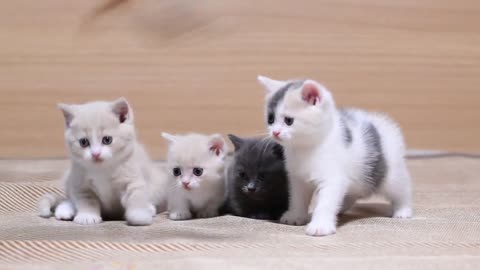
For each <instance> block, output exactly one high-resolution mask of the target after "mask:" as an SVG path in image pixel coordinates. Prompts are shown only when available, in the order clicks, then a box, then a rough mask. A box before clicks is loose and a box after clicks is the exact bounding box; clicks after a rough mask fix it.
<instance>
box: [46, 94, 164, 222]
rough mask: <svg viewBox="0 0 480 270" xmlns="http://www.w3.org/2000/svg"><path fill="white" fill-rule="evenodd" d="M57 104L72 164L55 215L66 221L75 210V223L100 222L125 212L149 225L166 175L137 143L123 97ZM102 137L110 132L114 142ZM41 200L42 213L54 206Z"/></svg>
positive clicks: (129, 218) (160, 201) (161, 204)
mask: <svg viewBox="0 0 480 270" xmlns="http://www.w3.org/2000/svg"><path fill="white" fill-rule="evenodd" d="M59 107H60V109H61V110H62V112H63V113H64V116H65V124H66V129H65V139H66V145H67V148H68V149H69V152H70V159H71V168H70V170H69V171H68V172H67V174H66V175H65V186H66V194H67V200H66V201H63V202H62V203H60V204H59V205H58V207H57V208H56V210H55V217H56V218H57V219H67V220H68V219H71V218H72V217H73V215H75V216H74V218H73V222H75V223H78V224H83V225H88V224H96V223H100V222H102V215H105V216H112V217H122V216H124V217H125V218H126V220H127V223H128V224H129V225H149V224H151V223H152V222H153V216H154V215H155V214H156V209H155V207H154V206H157V207H158V208H159V209H158V211H165V210H166V209H162V207H164V205H165V204H166V203H165V202H164V201H166V187H167V179H168V177H167V176H166V174H165V172H164V171H161V170H158V169H157V168H156V167H155V165H154V164H153V162H152V161H151V160H150V158H149V156H148V154H147V153H146V151H145V150H144V148H143V147H142V145H140V144H139V143H138V142H137V140H136V135H135V129H134V125H133V112H132V110H131V108H130V106H129V105H128V103H127V101H126V100H125V99H123V98H121V99H118V100H115V101H113V102H92V103H86V104H82V105H65V104H60V105H59ZM122 121H123V122H122ZM104 136H112V138H113V141H112V143H111V144H105V143H102V138H103V137H104ZM81 138H87V139H88V140H89V142H90V144H89V146H88V147H82V146H81V145H80V143H79V140H80V139H81ZM95 155H99V159H100V161H99V160H98V158H94V156H95ZM47 197H48V195H47ZM41 201H43V203H42V205H41V209H40V210H41V212H42V213H46V210H45V209H46V208H47V207H48V206H49V207H50V208H55V207H54V206H55V204H54V202H53V201H52V200H50V201H48V200H45V199H42V200H41ZM45 202H50V205H47V203H45Z"/></svg>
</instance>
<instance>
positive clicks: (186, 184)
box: [182, 182, 190, 189]
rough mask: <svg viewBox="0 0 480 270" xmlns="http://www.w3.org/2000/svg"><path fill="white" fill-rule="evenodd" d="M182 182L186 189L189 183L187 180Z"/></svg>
mask: <svg viewBox="0 0 480 270" xmlns="http://www.w3.org/2000/svg"><path fill="white" fill-rule="evenodd" d="M182 184H183V187H184V188H186V189H189V188H190V183H189V182H182Z"/></svg>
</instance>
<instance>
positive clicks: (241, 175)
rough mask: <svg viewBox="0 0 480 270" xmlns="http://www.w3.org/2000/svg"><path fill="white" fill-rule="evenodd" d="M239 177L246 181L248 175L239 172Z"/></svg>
mask: <svg viewBox="0 0 480 270" xmlns="http://www.w3.org/2000/svg"><path fill="white" fill-rule="evenodd" d="M238 177H240V178H242V179H246V178H247V174H246V173H244V172H239V173H238Z"/></svg>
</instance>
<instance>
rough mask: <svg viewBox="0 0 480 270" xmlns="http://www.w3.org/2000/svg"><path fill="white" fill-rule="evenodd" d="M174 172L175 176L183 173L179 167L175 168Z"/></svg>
mask: <svg viewBox="0 0 480 270" xmlns="http://www.w3.org/2000/svg"><path fill="white" fill-rule="evenodd" d="M172 172H173V176H175V177H177V176H180V175H182V170H181V169H180V168H178V167H176V168H173V170H172Z"/></svg>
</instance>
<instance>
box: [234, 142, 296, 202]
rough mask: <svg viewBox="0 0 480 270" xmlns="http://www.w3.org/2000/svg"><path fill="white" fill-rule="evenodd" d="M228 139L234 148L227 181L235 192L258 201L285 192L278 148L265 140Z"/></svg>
mask: <svg viewBox="0 0 480 270" xmlns="http://www.w3.org/2000/svg"><path fill="white" fill-rule="evenodd" d="M228 137H229V138H230V140H231V141H232V143H233V145H234V146H235V155H234V159H233V162H232V164H231V165H230V168H229V179H228V180H229V184H230V185H232V184H233V185H234V189H235V191H237V192H242V193H243V194H245V195H246V196H248V197H250V198H252V199H258V200H261V199H262V198H268V196H269V195H272V193H276V192H277V191H278V190H285V189H286V184H287V181H286V179H287V173H286V170H285V165H284V158H283V148H282V146H281V145H279V144H278V143H276V142H275V141H273V140H271V139H269V138H264V139H260V138H246V139H244V138H240V137H237V136H235V135H228Z"/></svg>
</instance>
